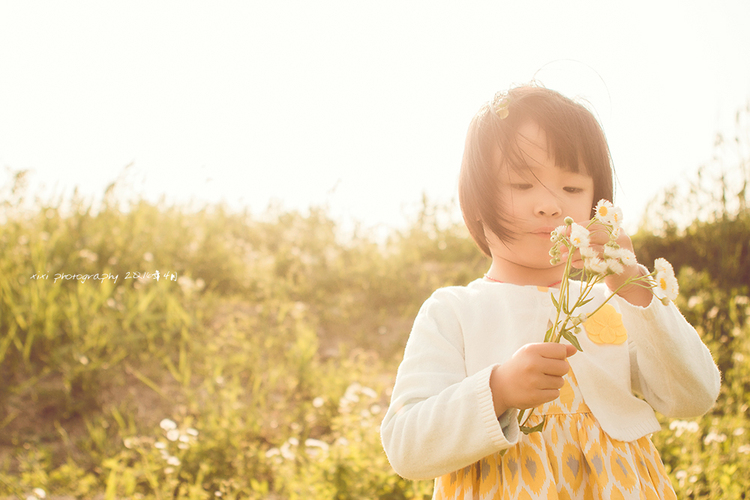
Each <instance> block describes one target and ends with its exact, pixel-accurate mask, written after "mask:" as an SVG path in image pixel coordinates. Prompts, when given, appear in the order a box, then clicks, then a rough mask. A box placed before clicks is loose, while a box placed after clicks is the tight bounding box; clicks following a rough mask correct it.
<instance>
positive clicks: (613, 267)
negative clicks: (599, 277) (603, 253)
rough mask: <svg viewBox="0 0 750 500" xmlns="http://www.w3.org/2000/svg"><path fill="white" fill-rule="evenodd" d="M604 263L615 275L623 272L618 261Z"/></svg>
mask: <svg viewBox="0 0 750 500" xmlns="http://www.w3.org/2000/svg"><path fill="white" fill-rule="evenodd" d="M606 262H607V268H608V269H609V270H610V271H612V272H613V273H615V274H622V273H623V271H625V266H623V265H622V264H620V261H619V260H617V259H608V260H607V261H606Z"/></svg>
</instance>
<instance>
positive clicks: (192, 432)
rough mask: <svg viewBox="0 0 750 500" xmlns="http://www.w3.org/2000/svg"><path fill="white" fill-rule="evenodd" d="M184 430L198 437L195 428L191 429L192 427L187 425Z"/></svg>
mask: <svg viewBox="0 0 750 500" xmlns="http://www.w3.org/2000/svg"><path fill="white" fill-rule="evenodd" d="M185 432H186V433H187V434H188V435H190V436H193V437H198V431H197V430H195V429H193V428H192V427H188V428H187V429H185Z"/></svg>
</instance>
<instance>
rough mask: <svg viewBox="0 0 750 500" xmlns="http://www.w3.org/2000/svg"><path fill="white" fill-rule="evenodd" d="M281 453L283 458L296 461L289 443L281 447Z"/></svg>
mask: <svg viewBox="0 0 750 500" xmlns="http://www.w3.org/2000/svg"><path fill="white" fill-rule="evenodd" d="M279 453H281V456H282V457H284V458H285V459H287V460H294V453H293V452H292V446H291V443H290V442H289V441H287V442H286V443H284V444H282V445H281V448H279Z"/></svg>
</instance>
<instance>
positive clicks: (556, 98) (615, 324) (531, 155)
mask: <svg viewBox="0 0 750 500" xmlns="http://www.w3.org/2000/svg"><path fill="white" fill-rule="evenodd" d="M612 179H613V171H612V167H611V160H610V155H609V148H608V146H607V143H606V140H605V138H604V133H603V132H602V130H601V128H600V126H599V124H598V122H597V121H596V119H595V118H594V117H593V115H592V114H591V113H590V112H589V111H588V110H586V109H585V108H584V107H583V106H581V105H579V104H577V103H575V102H573V101H571V100H570V99H568V98H566V97H564V96H562V95H560V94H558V93H556V92H554V91H551V90H548V89H545V88H540V87H537V86H524V87H518V88H514V89H511V90H510V91H508V92H507V93H499V94H498V95H496V96H495V99H494V100H493V101H492V102H490V103H488V104H487V105H485V106H483V107H482V109H481V110H480V111H479V113H478V114H477V115H476V117H475V118H474V120H473V121H472V123H471V126H470V128H469V132H468V136H467V139H466V147H465V151H464V158H463V162H462V165H461V174H460V182H459V194H460V202H461V210H462V212H463V216H464V220H465V222H466V225H467V226H468V228H469V231H470V233H471V235H472V237H473V238H474V240H475V241H476V243H477V245H478V246H479V248H480V249H481V250H482V251H483V252H484V253H485V254H486V255H487V256H489V257H490V258H491V259H492V264H491V266H490V268H489V270H488V272H487V274H486V275H485V276H484V277H483V278H480V279H477V280H475V281H473V282H471V283H469V285H467V286H456V287H447V288H442V289H439V290H437V291H436V292H435V293H433V295H432V296H431V297H430V298H429V299H428V300H427V301H426V302H425V303H424V305H423V306H422V308H421V310H420V311H419V314H418V315H417V318H416V320H415V322H414V326H413V329H412V332H411V335H410V337H409V340H408V342H407V345H406V350H405V353H404V359H403V362H402V363H401V366H400V367H399V370H398V375H397V378H396V384H395V387H394V389H393V395H392V399H391V405H390V407H389V409H388V412H387V414H386V416H385V418H384V420H383V424H382V426H381V435H382V440H383V445H384V448H385V451H386V453H387V455H388V458H389V460H390V462H391V464H392V465H393V467H394V469H395V470H396V472H398V473H399V474H400V475H402V476H404V477H407V478H411V479H432V478H436V479H435V488H434V497H433V498H437V499H445V498H451V499H454V498H455V499H458V498H460V499H470V498H471V499H473V498H482V499H485V498H502V499H519V498H540V499H542V498H543V499H550V498H552V499H554V498H559V499H563V498H565V499H568V498H599V499H617V498H633V499H644V498H645V499H651V498H675V494H674V490H673V489H672V486H671V484H670V481H669V477H668V476H667V474H666V472H665V470H664V467H663V465H662V462H661V459H660V458H659V455H658V452H657V451H656V449H655V447H654V445H653V444H652V443H651V441H650V439H649V435H650V434H651V433H653V432H655V431H657V430H659V423H658V421H657V419H656V417H655V414H654V410H657V411H659V412H660V413H662V414H664V415H665V416H668V417H683V418H684V417H695V416H699V415H702V414H704V413H705V412H707V411H708V410H709V409H710V408H711V407H712V405H713V404H714V402H715V400H716V397H717V396H718V393H719V385H720V375H719V371H718V369H717V368H716V365H715V364H714V362H713V359H712V358H711V354H710V352H709V351H708V349H707V348H706V346H705V345H704V344H703V343H702V342H701V340H700V338H699V337H698V334H697V333H696V331H695V329H693V327H691V326H690V325H689V324H688V323H687V321H686V320H685V319H684V317H683V316H682V315H681V314H680V312H679V311H678V310H677V308H676V307H675V306H674V304H672V303H669V305H666V306H665V305H664V304H662V303H661V302H660V301H659V300H658V299H654V297H653V294H652V292H651V290H650V289H647V288H643V287H639V286H637V285H629V286H627V287H625V288H622V289H621V290H619V292H618V294H617V295H616V296H615V297H614V298H613V299H612V300H610V302H609V303H608V304H609V305H608V306H605V308H602V309H601V310H600V311H599V312H597V313H596V314H595V315H594V316H593V317H592V318H589V319H588V320H587V321H586V322H584V323H583V324H582V326H583V330H582V331H581V332H580V333H579V334H578V335H577V338H578V341H579V343H580V345H581V348H582V352H578V351H577V350H576V349H575V348H574V347H573V346H571V345H570V344H569V343H562V344H557V343H550V342H547V343H544V342H543V339H544V335H545V332H546V331H547V328H548V325H549V324H550V320H554V319H555V316H554V314H555V312H556V310H555V307H554V305H553V302H552V300H551V298H550V291H553V292H554V291H555V290H554V289H556V288H558V287H559V284H560V280H561V278H562V275H563V263H564V262H565V259H564V258H563V259H562V261H561V262H562V263H560V264H551V263H550V256H549V253H548V252H549V250H550V247H551V242H550V232H551V231H552V230H553V229H555V228H556V227H558V226H560V225H562V224H563V219H564V218H565V217H566V216H570V217H572V218H573V219H574V220H575V221H577V222H579V223H582V222H586V221H588V220H589V219H591V217H592V215H593V212H592V209H593V208H594V206H595V204H596V202H597V201H598V200H600V199H607V200H612V191H613V188H612V185H613V181H612ZM608 238H609V236H608V235H607V234H606V233H605V232H603V231H599V232H597V231H592V233H591V245H592V247H593V248H595V249H597V251H601V249H602V246H603V245H604V243H606V242H607V241H608ZM617 242H618V243H619V244H620V246H621V247H623V248H627V249H629V250H632V243H631V241H630V238H629V237H628V236H627V235H626V234H625V233H624V232H621V233H620V236H619V238H618V240H617ZM577 257H578V256H575V255H574V258H577ZM646 272H647V271H646V270H645V268H643V267H642V266H639V265H637V264H633V265H631V266H629V267H627V268H625V271H624V272H623V273H621V274H619V275H611V276H609V277H607V278H606V280H605V283H606V286H605V285H604V284H602V285H599V286H597V288H596V289H595V292H594V297H595V298H594V300H593V301H592V302H591V303H589V304H587V305H585V306H583V307H582V308H581V309H579V310H580V311H581V312H593V310H594V309H595V308H596V307H597V306H598V305H600V304H601V303H602V302H603V301H604V300H605V299H606V297H608V296H609V294H610V293H611V292H609V290H608V288H609V289H611V290H616V289H617V288H618V287H619V286H620V285H621V284H623V283H624V282H625V280H627V279H628V278H629V277H633V276H636V275H639V274H640V275H642V274H645V273H646ZM550 289H553V290H550ZM573 289H575V288H573ZM597 316H598V317H597ZM594 320H596V321H594ZM608 329H609V330H608ZM608 331H618V332H621V333H619V334H618V335H608V334H606V333H607V332H608ZM622 332H625V333H626V335H625V334H622ZM635 394H638V395H639V396H640V397H638V396H636V395H635ZM527 408H535V410H534V413H533V414H532V417H531V419H530V421H529V423H528V424H527V425H528V426H534V425H536V424H539V423H541V422H544V426H543V430H542V431H541V432H534V433H531V434H528V435H526V434H523V433H522V432H521V431H520V428H519V424H518V419H517V417H518V413H519V410H523V409H527ZM543 419H544V420H543Z"/></svg>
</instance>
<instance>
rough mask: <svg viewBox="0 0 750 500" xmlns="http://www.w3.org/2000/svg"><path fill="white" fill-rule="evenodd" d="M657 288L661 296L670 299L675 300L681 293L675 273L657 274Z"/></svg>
mask: <svg viewBox="0 0 750 500" xmlns="http://www.w3.org/2000/svg"><path fill="white" fill-rule="evenodd" d="M656 289H657V290H658V291H659V295H657V296H658V297H659V298H667V299H669V300H675V299H676V298H677V295H678V293H679V284H678V283H677V278H675V276H674V273H673V274H671V275H670V274H667V273H657V275H656Z"/></svg>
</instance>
